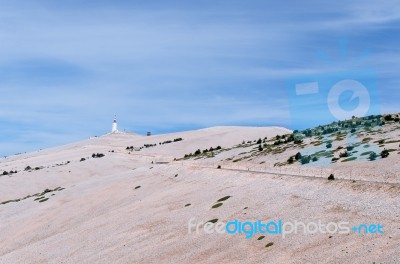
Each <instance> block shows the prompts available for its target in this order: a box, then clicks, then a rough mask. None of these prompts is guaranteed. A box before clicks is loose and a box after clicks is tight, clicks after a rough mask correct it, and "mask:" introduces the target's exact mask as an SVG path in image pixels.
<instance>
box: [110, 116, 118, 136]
mask: <svg viewBox="0 0 400 264" xmlns="http://www.w3.org/2000/svg"><path fill="white" fill-rule="evenodd" d="M111 133H118V128H117V117H116V116H114V121H113V123H112V128H111Z"/></svg>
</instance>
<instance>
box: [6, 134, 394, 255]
mask: <svg viewBox="0 0 400 264" xmlns="http://www.w3.org/2000/svg"><path fill="white" fill-rule="evenodd" d="M290 132H291V131H290V130H287V129H285V128H280V127H213V128H207V129H201V130H196V131H187V132H179V133H173V134H164V135H154V136H150V137H146V136H139V135H133V134H127V133H117V134H108V135H105V136H101V137H97V138H92V139H89V140H84V141H81V142H77V143H74V144H69V145H65V146H61V147H57V148H52V149H47V150H43V151H40V152H35V153H28V154H24V155H18V156H13V157H10V158H7V159H1V160H0V172H2V171H4V170H6V171H10V170H17V171H18V173H16V174H12V175H9V176H2V177H0V203H2V202H4V201H7V200H15V199H20V198H25V197H27V196H29V195H35V194H37V193H42V192H43V191H44V190H45V189H49V191H50V192H48V193H45V194H43V195H42V196H43V197H45V198H48V200H46V201H43V202H39V200H36V201H35V199H37V198H39V197H42V196H33V197H29V198H26V199H21V200H20V201H14V202H9V203H5V204H0V263H372V262H376V263H396V261H397V260H398V259H399V257H400V255H399V252H400V246H399V245H400V232H399V231H400V229H399V227H398V222H399V221H400V201H399V198H398V197H399V196H398V195H399V193H400V187H399V186H398V184H388V183H384V182H382V183H368V182H363V181H356V182H352V181H348V180H341V179H337V180H336V181H333V182H332V181H327V180H326V179H321V178H315V179H313V178H304V177H296V176H290V175H277V174H269V173H261V172H252V171H251V170H249V171H237V170H227V169H224V168H222V169H217V168H216V167H212V168H208V165H207V160H206V159H205V160H202V159H200V160H196V162H194V161H187V160H185V161H174V158H178V159H179V158H182V157H183V155H184V154H187V153H190V152H194V151H195V150H196V149H205V148H209V147H216V146H218V145H220V146H221V147H223V148H230V147H233V146H235V145H237V144H239V143H241V142H242V141H243V140H244V141H248V140H255V139H258V138H264V137H268V138H271V137H273V136H275V135H277V134H280V135H282V134H286V133H290ZM179 137H181V138H183V141H179V142H175V143H171V144H165V145H159V144H158V143H159V142H163V141H166V140H173V139H175V138H179ZM144 144H158V145H157V146H156V147H152V148H147V149H142V150H141V151H129V150H126V147H127V146H135V147H140V146H143V145H144ZM112 151H113V152H112ZM93 153H103V154H104V155H105V156H104V157H101V158H92V157H91V155H92V154H93ZM227 153H228V152H227ZM394 154H395V153H394ZM226 157H227V156H226V154H225V153H221V156H218V155H217V156H216V157H215V158H214V159H213V160H215V161H219V160H220V159H225V158H226ZM396 157H397V156H394V155H392V156H391V157H390V158H391V160H388V161H381V162H387V163H385V166H390V164H389V163H390V162H392V163H393V161H396V160H397V159H398V158H396ZM81 158H85V159H86V160H84V161H80V160H81ZM281 158H284V156H282V157H281ZM67 161H69V163H67ZM157 161H167V162H169V163H168V164H157ZM250 163H251V162H248V164H250ZM57 164H58V165H57ZM202 164H204V166H202ZM256 164H259V160H257V161H255V163H254V165H256ZM349 164H350V163H349ZM349 164H346V166H349ZM379 164H381V163H379ZM26 166H31V167H32V168H35V167H39V170H31V171H24V168H25V167H26ZM355 166H356V165H355ZM139 186H140V187H139ZM57 187H62V188H65V189H63V190H59V189H58V190H57V191H52V190H54V189H55V188H57ZM226 195H229V196H231V198H229V199H228V200H227V201H225V202H224V204H223V206H221V207H219V208H215V209H213V208H211V207H212V206H213V205H214V204H215V202H216V201H217V200H218V199H220V198H222V197H224V196H226ZM188 204H190V205H188ZM185 205H188V206H185ZM244 208H246V209H244ZM193 217H194V218H195V219H196V221H197V220H198V221H203V222H205V221H208V220H211V219H214V218H218V219H219V220H218V221H224V222H227V221H232V220H235V219H239V220H242V221H256V220H258V219H261V220H265V221H267V220H277V219H284V220H299V221H314V220H318V219H321V220H322V221H323V222H331V221H350V222H352V223H354V224H356V223H381V224H383V225H384V226H385V234H384V235H381V236H377V235H375V236H372V235H370V236H368V235H354V234H349V235H338V234H335V235H332V236H330V235H329V234H314V235H302V234H297V235H293V236H289V237H287V238H285V239H282V238H281V237H278V236H272V235H267V237H265V238H264V239H263V240H257V238H258V237H259V235H257V236H254V237H252V238H251V239H245V238H244V236H243V235H227V234H225V235H218V234H211V235H206V234H204V233H201V234H198V235H197V234H188V228H187V223H188V221H189V219H191V218H193ZM269 242H273V243H274V244H273V246H271V247H268V248H266V247H265V245H266V244H267V243H269Z"/></svg>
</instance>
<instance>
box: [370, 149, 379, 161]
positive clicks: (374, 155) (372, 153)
mask: <svg viewBox="0 0 400 264" xmlns="http://www.w3.org/2000/svg"><path fill="white" fill-rule="evenodd" d="M377 157H378V155H377V154H376V153H375V152H373V151H372V152H371V153H370V154H369V160H376V158H377Z"/></svg>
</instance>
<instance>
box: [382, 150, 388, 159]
mask: <svg viewBox="0 0 400 264" xmlns="http://www.w3.org/2000/svg"><path fill="white" fill-rule="evenodd" d="M381 157H382V159H384V158H387V157H389V151H388V150H387V149H385V150H383V151H382V152H381Z"/></svg>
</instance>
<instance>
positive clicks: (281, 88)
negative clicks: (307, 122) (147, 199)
mask: <svg viewBox="0 0 400 264" xmlns="http://www.w3.org/2000/svg"><path fill="white" fill-rule="evenodd" d="M398 9H399V7H398V5H397V4H396V3H395V1H383V2H382V1H381V2H379V3H378V2H376V3H375V2H374V3H366V2H361V1H340V2H331V3H329V4H327V3H321V2H320V1H302V2H298V1H289V2H285V3H276V2H269V1H250V2H246V3H244V2H242V1H218V2H215V1H201V2H196V3H192V2H186V3H182V2H181V1H168V3H166V2H162V1H152V2H139V1H112V2H110V1H84V2H81V1H57V2H54V1H35V2H32V1H18V2H9V1H0V58H1V59H0V91H1V97H0V126H1V131H2V132H0V133H1V134H0V143H1V145H0V154H10V153H14V152H21V151H25V150H32V149H35V148H36V149H38V148H42V147H47V146H50V145H57V144H61V143H66V142H69V141H72V140H76V139H77V138H85V137H89V136H91V135H94V134H101V133H105V132H107V131H108V130H109V126H110V120H111V118H112V117H113V115H114V114H118V116H119V117H120V120H121V126H122V127H125V128H126V129H128V130H132V131H135V132H139V133H143V132H145V131H147V130H152V131H153V132H155V133H157V132H168V131H174V130H180V129H189V128H198V127H205V126H210V125H228V124H229V125H233V124H238V125H275V124H279V125H286V126H289V127H290V126H291V123H290V113H289V110H288V100H287V93H286V91H285V84H284V83H285V79H286V78H289V77H291V76H294V75H308V74H317V73H322V72H327V71H332V70H338V69H340V68H346V67H349V65H350V64H348V63H347V62H345V61H342V60H341V59H342V58H341V56H342V54H340V45H339V42H338V40H339V39H340V38H342V37H347V38H348V40H349V41H348V49H347V57H348V58H350V59H351V58H357V57H358V56H360V54H361V53H362V52H363V50H365V49H367V48H368V49H371V50H372V51H373V52H372V53H371V55H370V57H369V58H367V60H365V61H363V64H360V65H357V67H363V66H368V67H375V68H376V69H377V71H378V74H381V75H382V76H384V79H382V80H381V81H380V89H381V91H386V89H393V88H392V87H393V85H394V84H395V83H396V82H397V80H398V77H397V73H396V72H395V70H394V69H397V68H398V66H399V65H398V64H399V62H398V61H399V60H396V59H395V58H397V57H398V56H397V52H396V51H397V50H398V48H397V46H398V45H397V43H398V37H397V35H396V34H394V31H396V30H398V27H399V16H400V15H399V14H400V12H398V11H399V10H398ZM318 50H322V51H324V52H326V54H328V55H329V56H330V57H331V58H332V59H333V60H334V61H336V62H339V64H337V65H335V66H333V67H332V66H329V65H327V64H326V63H325V62H324V61H321V60H320V59H319V58H318V56H317V51H318ZM343 62H344V63H343ZM340 63H341V64H340ZM391 91H393V90H391ZM381 100H382V104H387V105H392V106H391V107H390V109H391V110H392V109H396V103H397V101H398V98H396V96H393V93H392V94H391V96H388V95H386V94H385V92H382V98H381ZM397 106H398V105H397ZM78 127H79V131H76V130H77V129H76V128H78ZM292 128H293V127H292ZM21 133H22V134H21ZM46 138H47V139H46ZM27 139H29V140H27ZM50 139H51V140H50ZM21 142H23V143H21ZM13 146H15V147H14V148H13Z"/></svg>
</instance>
